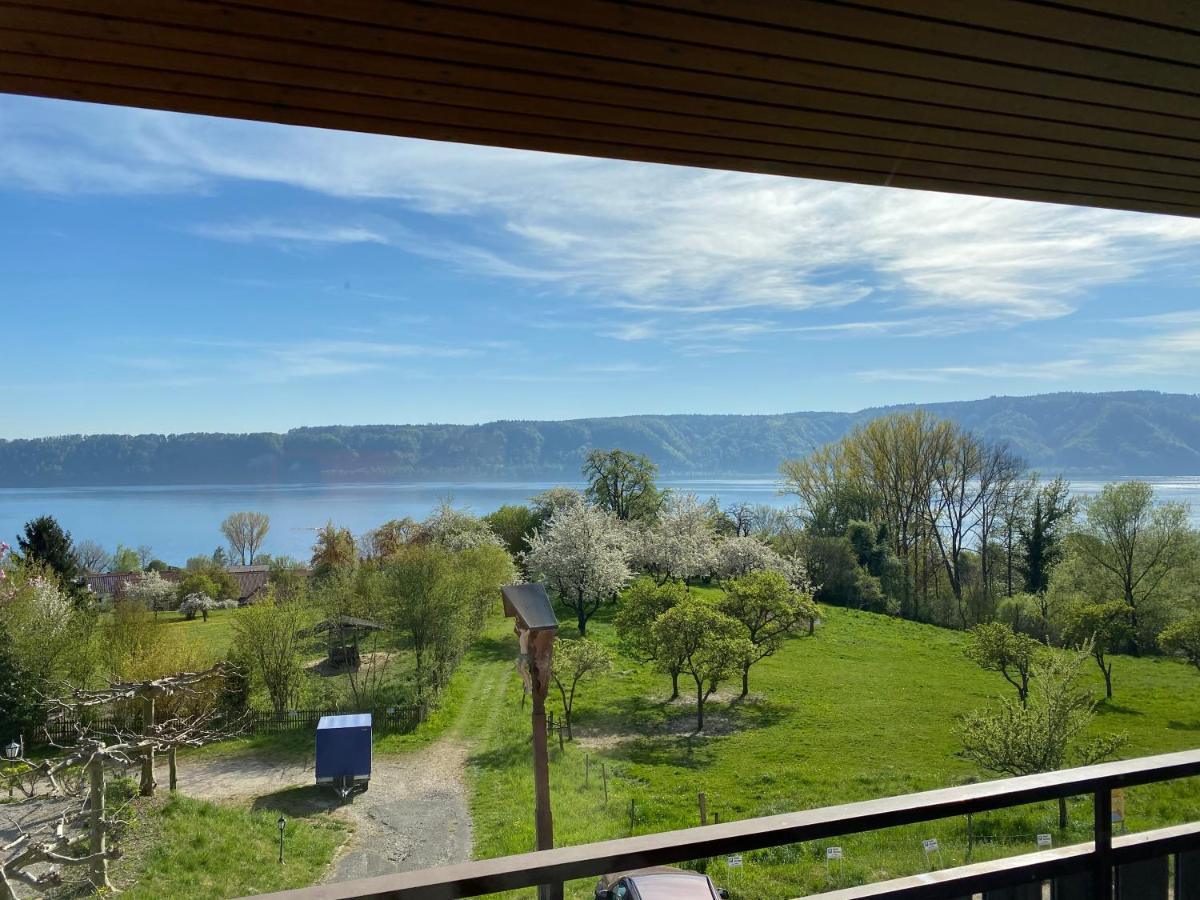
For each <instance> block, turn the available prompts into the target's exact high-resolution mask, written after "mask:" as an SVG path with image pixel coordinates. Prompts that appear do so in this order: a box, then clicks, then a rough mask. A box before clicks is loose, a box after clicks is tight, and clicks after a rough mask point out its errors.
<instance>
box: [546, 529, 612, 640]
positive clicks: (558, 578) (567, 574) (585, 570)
mask: <svg viewBox="0 0 1200 900" xmlns="http://www.w3.org/2000/svg"><path fill="white" fill-rule="evenodd" d="M525 566H526V568H527V569H528V570H529V572H530V574H531V575H532V577H533V578H535V579H537V580H539V581H542V582H545V583H546V584H547V585H548V586H549V588H550V589H551V591H553V592H554V595H555V596H556V597H558V599H559V601H560V602H561V603H563V604H564V605H565V606H567V607H568V608H570V609H571V610H572V611H573V612H574V613H575V617H576V621H577V622H578V625H579V636H580V637H584V636H586V634H587V623H588V619H590V618H591V617H592V616H593V615H594V614H595V612H596V610H598V609H599V608H600V607H601V605H603V604H605V603H609V602H611V601H612V600H613V598H614V597H616V595H617V592H618V591H620V590H621V588H623V587H624V586H625V585H626V583H627V582H628V581H629V578H630V575H631V573H630V571H629V550H628V549H627V547H626V538H625V530H624V528H623V527H622V525H621V523H620V522H619V521H617V519H616V518H615V517H614V516H612V515H610V514H609V513H606V512H604V511H603V510H600V509H596V508H594V507H590V506H578V507H567V508H564V509H562V510H560V511H559V512H557V513H555V515H554V517H553V518H551V519H550V521H549V522H548V523H547V524H546V525H545V527H543V528H539V529H538V530H537V531H536V532H534V534H533V535H532V536H531V537H530V540H529V552H528V553H527V554H526V555H525Z"/></svg>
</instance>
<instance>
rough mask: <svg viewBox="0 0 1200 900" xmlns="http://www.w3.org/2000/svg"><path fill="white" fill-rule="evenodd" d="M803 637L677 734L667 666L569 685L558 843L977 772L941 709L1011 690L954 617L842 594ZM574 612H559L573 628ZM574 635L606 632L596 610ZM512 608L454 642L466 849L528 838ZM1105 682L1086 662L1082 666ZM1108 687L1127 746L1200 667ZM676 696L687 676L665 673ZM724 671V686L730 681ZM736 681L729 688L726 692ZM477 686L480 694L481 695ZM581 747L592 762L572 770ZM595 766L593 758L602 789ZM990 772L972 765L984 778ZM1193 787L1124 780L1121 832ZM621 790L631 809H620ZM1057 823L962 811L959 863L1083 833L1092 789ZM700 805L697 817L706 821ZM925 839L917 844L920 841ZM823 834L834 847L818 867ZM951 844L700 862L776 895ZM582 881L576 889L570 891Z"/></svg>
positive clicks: (1189, 721)
mask: <svg viewBox="0 0 1200 900" xmlns="http://www.w3.org/2000/svg"><path fill="white" fill-rule="evenodd" d="M824 615H825V621H824V623H823V625H822V626H821V627H820V628H819V629H818V630H817V634H816V635H815V636H814V637H811V638H809V637H803V638H799V639H796V640H793V641H791V642H789V643H788V645H787V646H786V647H785V648H784V650H783V651H781V652H780V653H779V654H778V655H777V656H776V657H773V658H770V659H768V660H766V661H765V662H763V663H761V664H759V665H758V666H756V667H755V668H754V669H753V670H752V672H751V697H750V699H749V701H748V702H739V701H737V700H732V699H729V698H728V697H719V698H714V701H712V702H711V703H710V706H709V709H708V713H707V715H706V726H708V728H707V729H706V730H708V731H709V733H708V734H705V735H703V736H694V735H692V734H691V733H690V731H691V727H692V723H693V722H694V710H693V707H692V706H691V705H689V704H688V703H687V702H686V701H684V702H683V703H679V702H677V703H667V702H666V698H667V696H668V694H669V680H668V679H667V678H666V676H663V675H660V674H657V673H655V672H653V671H651V670H650V669H649V668H648V667H645V666H641V665H638V664H636V663H633V662H630V661H629V660H627V659H624V658H621V659H619V660H618V663H617V665H616V667H615V669H614V671H613V673H612V674H611V675H609V676H607V677H605V678H604V679H603V680H601V681H597V682H593V683H587V684H585V685H584V686H583V688H582V689H581V692H580V697H579V699H578V700H577V701H576V704H577V708H576V741H575V743H574V744H568V745H567V748H566V750H565V751H563V752H560V751H559V750H558V748H557V746H555V747H554V748H553V750H552V754H551V765H552V792H553V797H554V819H555V833H556V841H557V842H558V843H560V844H576V843H583V842H586V841H593V840H601V839H606V838H615V837H623V836H626V835H628V834H630V833H636V834H642V833H648V832H655V831H664V830H669V829H674V828H683V827H687V826H690V825H695V824H697V823H698V812H697V798H696V795H697V792H699V791H704V792H705V793H706V795H707V799H708V808H709V815H710V817H712V816H714V814H715V815H718V816H719V817H720V819H721V820H722V821H726V820H729V819H740V818H746V817H750V816H756V815H766V814H771V813H778V812H786V811H791V810H796V809H804V808H812V807H819V806H826V805H832V804H836V803H844V802H849V801H854V800H864V799H871V798H875V797H882V796H887V795H894V794H901V793H907V792H910V791H918V790H924V789H929V788H934V787H944V786H948V785H953V784H957V783H961V782H962V781H963V780H965V779H967V778H968V777H972V776H979V775H980V774H982V773H979V772H976V771H975V770H974V769H973V767H972V766H971V765H970V764H969V763H967V762H965V761H963V760H961V759H958V758H957V757H956V756H955V753H956V751H957V749H958V746H957V742H956V739H955V737H954V731H953V727H954V720H955V716H956V715H957V714H958V713H961V712H963V711H965V710H968V709H971V708H975V707H978V706H981V705H984V704H986V703H987V702H988V700H989V699H990V698H992V697H996V696H1001V695H1004V694H1005V692H1006V691H1008V690H1011V688H1009V686H1008V685H1007V684H1006V683H1005V682H1004V681H1003V680H1002V679H1001V677H1000V676H999V675H998V674H995V673H989V672H983V671H981V670H980V669H978V668H977V667H976V666H975V665H974V664H973V663H971V662H969V661H968V660H967V659H966V658H965V657H964V656H963V652H962V650H963V647H964V646H965V642H966V637H965V636H964V635H963V634H961V633H958V632H953V631H947V630H944V629H939V628H934V627H932V626H924V625H919V624H915V623H912V622H906V621H902V620H895V619H889V618H886V617H883V616H877V615H872V614H868V613H858V612H853V611H849V610H842V609H827V610H825V611H824ZM572 631H573V629H570V628H565V629H564V635H565V636H571V632H572ZM589 636H591V637H594V638H596V639H597V640H601V641H604V642H606V643H615V634H614V629H613V628H612V626H611V624H610V623H609V622H608V621H605V620H603V619H602V620H600V621H598V622H596V623H595V624H594V625H593V626H592V627H590V628H589ZM515 654H516V643H515V640H514V639H513V638H512V637H511V624H509V623H504V624H503V625H501V624H499V623H497V624H496V625H495V626H494V627H493V628H492V629H491V630H490V631H489V634H488V635H487V637H486V638H485V639H484V640H483V641H481V642H480V644H479V645H478V646H477V647H476V648H475V650H474V651H473V652H472V653H471V655H470V656H469V657H468V659H467V661H466V663H465V666H464V674H466V675H467V676H468V681H469V683H470V685H471V690H472V692H473V695H475V696H476V697H478V698H479V700H477V701H476V702H474V703H471V704H468V705H467V707H466V708H465V709H464V710H462V711H461V712H460V716H461V717H462V731H463V733H464V735H466V736H467V737H468V738H470V739H473V740H475V741H477V742H478V743H477V745H476V752H475V754H474V755H473V757H472V759H471V763H472V771H471V776H472V788H473V797H472V811H473V814H474V816H475V840H476V855H477V856H479V857H489V856H497V855H502V854H507V853H518V852H524V851H527V850H530V849H532V847H533V826H532V779H531V773H530V765H531V764H530V757H529V749H528V733H529V732H528V729H529V718H528V712H529V710H528V706H526V708H525V709H524V710H522V709H521V707H520V682H519V678H518V676H517V675H516V673H515V672H514V671H513V662H512V661H513V657H514V656H515ZM1088 678H1089V679H1091V680H1092V681H1093V684H1092V687H1093V688H1095V689H1097V690H1099V692H1100V695H1101V696H1102V694H1103V688H1102V683H1101V681H1100V677H1099V673H1098V672H1096V671H1095V669H1094V667H1093V668H1092V669H1091V670H1089V671H1088ZM1115 680H1116V681H1115V688H1116V696H1115V698H1114V700H1113V701H1112V702H1109V703H1105V704H1102V705H1101V708H1100V713H1101V714H1100V715H1099V716H1098V717H1097V721H1096V724H1095V727H1096V728H1097V729H1104V730H1107V731H1124V732H1128V734H1129V736H1130V741H1129V744H1128V746H1127V747H1126V749H1125V750H1124V752H1123V755H1126V756H1138V755H1143V754H1148V753H1155V752H1166V751H1170V750H1181V749H1187V748H1191V747H1195V746H1197V744H1200V678H1198V677H1197V676H1196V674H1195V672H1193V671H1191V670H1189V669H1187V668H1185V667H1184V666H1183V665H1181V664H1178V663H1176V662H1173V661H1169V660H1157V659H1130V658H1124V657H1122V658H1119V659H1118V660H1117V663H1116V668H1115ZM680 686H681V690H682V691H683V692H684V694H685V696H686V694H687V687H688V683H687V682H686V681H681V685H680ZM733 687H734V686H733V685H731V686H730V688H731V690H732V689H733ZM735 693H736V691H735ZM480 701H483V702H480ZM585 755H586V756H587V757H589V758H590V762H591V770H590V777H588V778H587V782H586V784H585V771H584V768H585ZM601 765H603V766H604V768H605V770H606V771H607V773H608V787H609V792H608V801H607V803H606V802H605V800H604V795H603V787H602V780H601V777H600V776H601ZM984 777H988V776H986V775H985V776H984ZM1198 800H1200V785H1198V784H1196V783H1194V782H1180V783H1177V784H1174V785H1167V786H1150V787H1146V788H1139V789H1135V790H1130V791H1129V792H1127V818H1128V827H1129V828H1130V830H1139V829H1142V828H1146V827H1150V826H1154V825H1158V824H1166V823H1168V822H1173V821H1180V820H1182V819H1183V818H1184V817H1185V816H1186V815H1187V812H1186V811H1187V810H1189V809H1192V810H1194V809H1195V808H1196V803H1197V801H1198ZM631 801H632V825H631ZM1070 810H1071V819H1072V828H1071V829H1070V830H1069V831H1068V833H1067V834H1060V833H1058V831H1057V821H1056V808H1055V807H1054V806H1052V805H1051V804H1044V805H1040V806H1036V807H1023V808H1018V809H1013V810H1008V811H1004V812H998V813H991V814H986V815H982V816H977V817H976V818H975V823H974V828H975V835H976V838H977V841H976V844H975V846H974V848H973V852H972V854H971V856H970V859H971V860H972V861H978V860H982V859H986V858H989V857H995V856H1004V855H1012V854H1015V853H1021V852H1028V851H1030V850H1032V849H1034V847H1035V835H1036V834H1037V833H1039V832H1052V833H1054V834H1055V842H1056V843H1063V842H1065V841H1071V840H1082V839H1086V837H1089V836H1090V824H1089V823H1090V816H1091V809H1090V802H1089V801H1087V800H1086V799H1081V800H1078V801H1074V802H1072V804H1071V807H1070ZM710 821H711V818H710ZM926 837H937V838H938V839H939V841H940V843H941V847H942V850H941V856H940V859H935V860H932V861H927V860H926V858H925V855H924V852H923V850H922V848H921V843H920V841H921V839H922V838H926ZM826 843H836V844H837V845H839V846H842V847H843V848H844V851H845V860H844V862H843V863H842V864H841V865H840V866H839V865H836V864H835V866H834V867H833V868H828V867H827V866H826V864H825V858H824V847H825V844H826ZM966 859H967V840H966V823H965V821H964V820H962V819H958V820H947V821H943V822H938V823H930V824H928V825H922V826H913V827H909V828H901V829H891V830H889V831H885V832H876V833H872V834H868V835H859V836H850V837H846V838H843V839H840V840H837V841H830V842H823V843H821V844H820V845H819V846H818V845H816V844H813V845H799V846H791V847H783V848H778V849H775V850H766V851H760V852H756V853H751V854H747V855H746V858H745V867H744V868H743V869H741V870H737V871H734V872H732V873H731V872H728V871H726V868H725V864H724V860H713V861H698V863H697V865H699V866H702V867H703V866H705V865H707V868H708V871H709V872H710V874H712V875H713V877H714V879H716V880H717V881H718V883H721V884H723V885H725V886H728V887H729V888H730V889H731V891H732V893H733V894H734V895H735V896H740V897H755V896H789V895H795V894H800V893H807V892H813V891H818V890H825V889H830V888H833V887H837V886H842V885H847V884H853V883H859V882H862V881H868V880H876V879H879V878H884V877H889V876H896V875H900V874H907V873H911V872H917V871H922V870H924V869H925V868H927V867H928V866H929V865H935V866H939V867H940V866H949V865H953V864H957V863H961V862H963V861H965V860H966ZM590 884H591V883H582V884H579V885H575V886H574V887H573V893H574V895H576V896H580V897H583V896H587V891H588V890H589V889H590Z"/></svg>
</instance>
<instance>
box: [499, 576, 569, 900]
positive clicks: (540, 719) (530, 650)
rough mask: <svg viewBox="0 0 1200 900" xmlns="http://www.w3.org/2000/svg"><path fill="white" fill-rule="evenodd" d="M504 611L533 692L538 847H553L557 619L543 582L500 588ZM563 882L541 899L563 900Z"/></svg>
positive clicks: (541, 892)
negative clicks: (550, 700) (551, 713)
mask: <svg viewBox="0 0 1200 900" xmlns="http://www.w3.org/2000/svg"><path fill="white" fill-rule="evenodd" d="M500 594H501V597H502V598H503V599H504V614H505V615H506V616H510V617H514V618H516V620H517V621H516V632H517V639H518V641H519V646H520V650H521V652H520V655H519V656H518V657H517V669H518V670H519V671H520V673H521V677H522V678H523V679H524V681H525V686H526V688H527V689H528V690H529V693H530V694H532V695H533V721H532V726H533V807H534V813H533V815H534V833H535V835H536V838H537V849H538V850H551V849H553V847H554V820H553V818H552V817H551V814H550V757H549V754H548V753H547V750H546V692H547V691H548V690H549V689H550V666H551V661H552V658H553V654H554V635H555V634H556V633H557V632H558V619H557V617H555V615H554V607H553V606H551V605H550V598H549V597H548V596H547V595H546V588H545V587H544V586H543V585H540V584H512V585H507V586H505V587H502V588H501V589H500ZM562 896H563V886H562V882H559V883H558V884H543V885H540V886H539V887H538V900H562Z"/></svg>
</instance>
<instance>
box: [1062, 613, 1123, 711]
mask: <svg viewBox="0 0 1200 900" xmlns="http://www.w3.org/2000/svg"><path fill="white" fill-rule="evenodd" d="M1130 613H1131V610H1130V608H1129V605H1128V604H1126V603H1125V602H1124V601H1123V600H1111V601H1109V602H1108V603H1077V604H1075V605H1074V606H1072V607H1071V608H1070V609H1069V610H1068V611H1067V627H1066V629H1065V631H1066V633H1065V637H1066V638H1067V640H1069V641H1071V642H1072V643H1073V644H1074V645H1075V646H1077V647H1080V648H1083V649H1086V650H1087V651H1088V652H1089V653H1090V654H1091V656H1092V659H1094V660H1095V661H1096V665H1097V666H1099V667H1100V674H1102V675H1103V676H1104V693H1105V696H1106V697H1107V698H1108V699H1109V700H1111V699H1112V695H1113V678H1112V670H1113V663H1112V658H1111V656H1110V654H1113V653H1116V652H1117V651H1118V650H1119V649H1120V647H1121V644H1122V643H1124V642H1125V641H1126V640H1128V638H1129V635H1130V618H1131V616H1130Z"/></svg>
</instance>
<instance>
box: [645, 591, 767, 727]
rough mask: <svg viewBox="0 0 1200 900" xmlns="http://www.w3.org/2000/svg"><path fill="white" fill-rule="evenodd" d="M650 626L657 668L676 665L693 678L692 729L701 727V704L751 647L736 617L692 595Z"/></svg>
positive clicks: (736, 667)
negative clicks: (694, 691) (693, 705)
mask: <svg viewBox="0 0 1200 900" xmlns="http://www.w3.org/2000/svg"><path fill="white" fill-rule="evenodd" d="M653 630H654V640H655V643H656V645H657V647H658V654H659V655H658V657H657V660H656V663H657V665H658V666H659V668H660V669H662V670H663V671H669V670H670V669H671V668H672V667H678V669H679V671H680V672H683V673H686V674H688V675H690V676H691V677H692V680H693V681H694V682H695V685H696V731H703V730H704V704H705V703H706V702H707V701H708V698H709V697H711V696H712V695H713V693H714V692H715V691H716V690H717V687H718V685H719V684H720V683H721V681H722V680H723V679H725V678H726V677H728V676H729V675H730V674H732V673H734V672H736V671H738V669H739V668H740V667H741V666H742V663H743V661H744V660H745V659H746V657H747V656H749V655H750V654H752V653H753V652H754V647H753V645H752V644H751V643H750V641H748V640H747V639H746V638H745V637H743V636H742V626H741V625H740V624H738V622H737V621H735V620H734V619H731V618H730V617H729V616H727V615H725V614H724V613H722V612H721V611H720V610H718V609H716V608H715V607H714V606H712V604H710V603H706V602H705V601H703V600H700V599H699V598H696V597H692V596H689V597H687V598H686V599H685V600H684V601H683V602H682V603H680V604H678V605H677V606H674V607H672V608H671V609H669V610H667V611H666V612H665V613H663V614H662V615H661V616H659V617H658V618H657V619H656V620H655V622H654V626H653Z"/></svg>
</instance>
